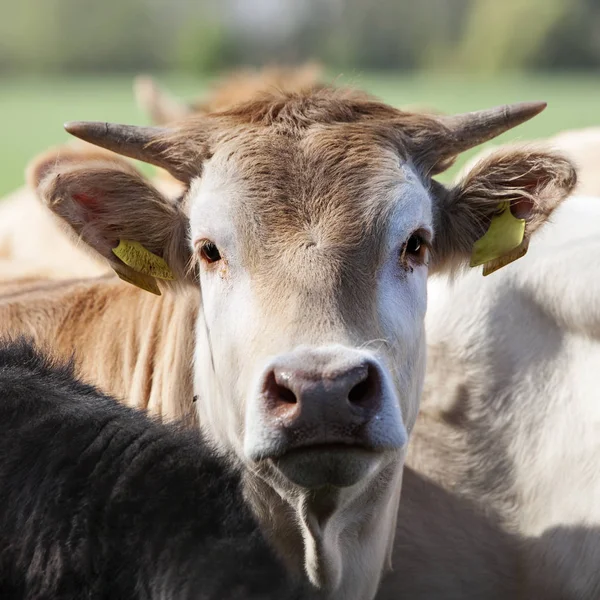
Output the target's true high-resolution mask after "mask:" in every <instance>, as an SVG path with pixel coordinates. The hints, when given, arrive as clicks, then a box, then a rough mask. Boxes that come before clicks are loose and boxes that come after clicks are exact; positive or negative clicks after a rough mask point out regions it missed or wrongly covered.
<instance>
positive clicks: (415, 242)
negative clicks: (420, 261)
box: [406, 233, 425, 254]
mask: <svg viewBox="0 0 600 600" xmlns="http://www.w3.org/2000/svg"><path fill="white" fill-rule="evenodd" d="M424 243H425V242H424V240H423V238H422V237H421V236H420V235H419V234H418V233H413V234H412V235H411V236H410V237H409V238H408V241H407V242H406V253H407V254H420V253H421V248H422V247H423V244H424Z"/></svg>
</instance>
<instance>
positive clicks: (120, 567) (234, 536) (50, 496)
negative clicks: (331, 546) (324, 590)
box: [0, 341, 307, 600]
mask: <svg viewBox="0 0 600 600" xmlns="http://www.w3.org/2000/svg"><path fill="white" fill-rule="evenodd" d="M306 593H307V590H304V591H303V590H301V586H300V584H299V583H297V582H293V581H291V580H290V579H289V578H288V577H287V576H286V573H285V570H284V568H283V566H282V565H281V563H280V562H279V560H278V559H277V558H276V556H275V555H274V553H273V551H272V550H271V549H270V548H269V546H268V545H267V543H266V542H265V540H264V539H263V537H262V535H261V533H260V531H259V529H258V526H257V524H256V522H255V521H254V518H253V517H252V515H251V513H250V511H249V509H248V508H247V506H246V504H245V503H244V499H243V497H242V493H241V487H240V477H239V475H238V474H237V473H234V472H232V470H231V469H230V468H229V467H228V466H227V465H226V464H225V463H224V461H222V460H221V459H219V458H216V457H215V456H214V454H213V453H212V452H211V451H210V449H209V448H208V447H207V445H206V444H205V443H203V441H202V439H200V437H199V434H198V433H197V432H189V431H183V430H182V429H178V428H177V427H175V426H165V425H161V424H158V423H156V422H153V421H152V420H151V419H149V418H148V417H147V416H145V415H144V414H143V413H141V412H139V411H136V410H133V409H130V408H127V407H125V406H123V405H122V404H119V403H118V402H116V401H115V400H114V399H112V398H110V397H107V396H105V395H103V394H101V393H99V392H98V391H97V390H95V389H94V388H93V387H91V386H88V385H84V384H82V383H81V382H79V381H77V380H76V378H75V377H74V376H73V370H72V368H71V367H69V366H57V365H55V364H52V362H51V361H49V360H48V359H47V358H44V357H43V356H42V355H41V354H40V353H39V352H37V351H36V350H35V349H34V348H33V347H32V346H31V345H30V344H29V343H27V342H26V341H18V342H14V343H5V344H2V345H1V346H0V598H1V599H2V600H4V599H11V600H12V599H19V600H34V599H35V600H50V599H53V600H67V599H68V600H71V599H73V600H74V599H77V600H92V599H93V600H99V599H103V600H104V599H106V600H108V599H111V600H130V599H131V600H132V599H136V600H137V599H140V600H141V599H144V600H146V599H148V600H150V599H159V598H160V599H161V600H162V599H165V600H167V599H169V600H171V599H173V600H174V599H178V600H179V599H181V600H187V599H192V598H194V599H197V600H207V599H211V600H212V599H214V600H232V599H237V598H240V599H241V598H253V599H255V598H256V599H257V598H265V599H267V598H268V599H277V600H287V599H293V598H305V597H306Z"/></svg>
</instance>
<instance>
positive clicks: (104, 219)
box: [31, 155, 193, 293]
mask: <svg viewBox="0 0 600 600" xmlns="http://www.w3.org/2000/svg"><path fill="white" fill-rule="evenodd" d="M51 165H52V166H51ZM31 172H32V174H31V180H32V182H37V190H36V191H37V194H38V197H39V198H40V199H41V200H42V202H43V203H44V204H45V205H46V206H47V207H48V208H49V209H50V211H52V213H53V214H54V215H55V216H56V217H57V218H58V219H59V221H60V222H62V223H63V224H64V225H65V227H66V229H67V230H68V231H70V232H71V233H72V234H73V235H75V236H76V237H77V238H79V239H80V240H82V241H83V242H84V243H85V244H86V245H87V246H89V247H90V248H91V249H92V250H93V251H94V252H96V253H97V254H99V255H100V256H102V257H103V258H104V259H105V260H107V261H108V262H109V264H110V266H111V267H112V268H113V269H114V270H115V271H116V272H117V274H118V275H119V276H120V277H121V278H122V279H125V280H126V281H129V282H130V283H134V284H135V285H138V286H139V287H142V288H144V289H147V290H149V291H153V292H154V293H160V292H159V291H158V287H157V285H156V279H155V276H156V277H162V276H161V275H160V271H157V270H156V268H155V267H156V265H157V264H161V265H164V263H163V262H162V261H165V262H166V263H167V265H168V268H167V266H166V265H165V270H166V271H167V272H168V271H169V269H170V271H171V272H172V274H173V275H174V278H175V281H178V282H184V281H186V280H189V279H190V276H189V275H188V265H189V264H190V257H191V251H190V250H189V247H188V244H187V228H188V220H187V217H186V215H185V214H184V213H183V211H182V210H181V208H180V207H179V206H178V205H177V204H175V203H173V202H171V201H170V200H169V199H168V198H166V197H165V196H163V195H162V194H161V193H160V192H158V191H157V190H156V189H155V188H154V187H152V186H151V185H150V184H149V183H148V182H147V181H146V180H145V179H144V178H143V177H142V175H141V174H140V173H139V172H138V171H137V170H136V169H135V168H134V167H133V166H132V165H130V164H129V163H128V162H126V161H125V160H123V159H121V158H118V157H117V158H110V159H107V158H106V157H94V158H92V157H87V159H85V160H82V159H81V158H80V160H74V157H73V156H72V155H70V156H69V157H68V158H67V159H66V160H62V157H61V159H60V160H59V161H58V162H56V161H54V162H52V161H42V162H41V163H40V164H38V165H36V166H33V167H32V170H31ZM124 245H127V247H128V248H129V250H132V249H133V250H134V251H135V249H136V248H137V249H138V250H139V252H138V255H137V256H138V263H137V264H136V263H135V262H134V263H132V262H131V261H129V260H127V257H126V256H125V257H124V256H123V254H122V253H121V254H119V257H117V255H116V254H115V252H113V250H114V249H117V247H119V249H123V246H124ZM126 249H127V248H126ZM117 253H119V250H117ZM150 253H151V254H150ZM140 256H141V257H142V262H143V261H146V266H143V265H142V267H139V263H140V260H139V257H140ZM122 258H123V260H125V261H126V262H127V264H126V263H125V262H123V260H122ZM134 258H135V257H134ZM147 261H149V262H147ZM156 273H159V274H158V275H157V274H156ZM163 273H164V271H163ZM169 275H170V274H169ZM192 279H193V278H192ZM167 285H169V284H167Z"/></svg>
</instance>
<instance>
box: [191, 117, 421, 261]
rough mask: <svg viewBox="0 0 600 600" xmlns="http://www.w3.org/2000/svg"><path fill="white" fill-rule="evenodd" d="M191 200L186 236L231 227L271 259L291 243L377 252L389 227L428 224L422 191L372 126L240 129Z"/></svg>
mask: <svg viewBox="0 0 600 600" xmlns="http://www.w3.org/2000/svg"><path fill="white" fill-rule="evenodd" d="M190 200H191V203H192V228H193V229H194V228H196V226H200V227H201V228H202V229H207V228H208V229H210V228H211V226H213V227H217V228H220V229H223V228H228V227H231V226H234V228H235V230H236V232H237V234H238V235H239V234H240V233H241V232H244V233H245V235H243V237H244V238H246V239H247V240H249V241H250V240H251V244H252V246H253V247H254V248H257V247H260V248H261V249H262V250H263V252H264V251H265V250H267V249H271V250H272V251H273V252H275V253H277V254H280V253H281V251H282V249H285V248H289V247H290V245H294V244H300V245H304V246H313V245H314V246H320V247H322V248H323V247H329V248H337V249H338V250H344V249H345V250H346V251H349V250H351V248H355V249H359V248H360V247H362V246H364V244H371V245H372V244H373V243H374V241H376V242H377V241H380V242H381V243H382V244H383V243H384V242H385V237H386V236H385V235H383V234H384V232H385V231H387V230H389V229H390V227H391V228H392V229H394V230H400V231H397V233H398V234H402V229H407V230H408V229H410V228H412V229H415V228H417V227H420V226H425V227H427V226H430V225H431V205H430V198H429V195H428V193H427V192H426V190H425V189H424V187H423V184H422V183H421V180H420V178H419V177H418V175H417V173H416V171H415V169H414V168H413V167H412V166H411V164H410V161H409V160H408V159H407V157H406V155H405V152H404V151H403V148H402V146H401V145H400V144H399V143H398V141H397V140H396V139H395V138H394V135H393V134H392V133H391V132H389V131H386V129H385V128H384V127H382V126H381V125H379V124H364V123H363V124H355V123H343V124H339V123H336V124H317V125H314V126H312V127H310V128H307V129H306V130H304V131H302V132H301V134H298V135H289V134H287V135H286V134H282V133H281V132H279V131H272V130H270V129H269V128H264V127H262V128H261V127H244V128H241V127H240V128H239V129H238V130H237V131H231V132H228V134H227V135H223V136H221V139H220V140H219V141H218V143H216V144H215V146H214V153H213V156H212V158H211V159H210V161H208V162H207V164H206V165H205V169H204V172H203V176H202V178H201V180H199V181H197V182H196V183H195V185H194V186H192V189H191V190H190ZM193 233H194V232H193ZM208 233H210V232H209V231H207V234H208ZM220 233H221V234H224V233H225V232H224V231H221V232H220ZM374 249H375V248H372V250H374Z"/></svg>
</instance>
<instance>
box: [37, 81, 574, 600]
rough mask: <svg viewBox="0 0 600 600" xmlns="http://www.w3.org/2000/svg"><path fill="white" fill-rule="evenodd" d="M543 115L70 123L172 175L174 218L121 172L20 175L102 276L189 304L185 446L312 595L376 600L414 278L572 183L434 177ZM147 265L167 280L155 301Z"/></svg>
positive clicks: (392, 497)
mask: <svg viewBox="0 0 600 600" xmlns="http://www.w3.org/2000/svg"><path fill="white" fill-rule="evenodd" d="M542 108H543V105H541V104H525V105H518V106H513V107H503V108H501V109H492V110H489V111H481V112H477V113H470V114H466V115H458V116H453V117H440V116H432V115H419V114H413V113H407V112H402V111H398V110H396V109H393V108H392V107H389V106H386V105H385V104H382V103H380V102H377V101H376V100H373V99H371V98H368V97H365V96H363V95H361V94H357V93H355V92H353V91H348V90H346V91H344V90H331V89H321V90H313V91H310V92H306V93H299V94H273V95H271V96H265V97H264V98H262V99H260V100H257V101H254V102H251V103H248V104H244V105H241V106H239V107H237V108H234V109H231V110H228V111H224V112H221V113H216V114H213V115H206V116H198V117H194V118H192V119H189V120H187V121H185V122H183V123H181V124H175V125H173V126H172V127H169V128H166V129H164V128H163V129H161V128H135V127H128V126H116V125H110V124H105V123H102V124H94V123H91V124H86V123H78V124H71V125H69V127H68V129H69V131H71V132H72V133H74V134H76V135H77V136H79V137H81V138H83V139H85V140H87V141H89V142H93V143H96V144H98V145H100V146H103V147H105V148H107V149H111V150H114V151H117V152H120V153H122V154H124V155H126V156H129V157H132V158H133V157H137V158H139V159H143V160H146V161H147V162H150V163H152V164H156V165H158V166H162V167H163V168H165V169H167V170H169V172H170V173H171V174H172V175H173V176H174V177H176V178H178V179H179V180H180V181H182V183H184V184H185V185H186V189H187V192H186V194H185V197H184V198H183V199H182V201H181V202H180V203H177V204H173V203H172V202H169V201H168V200H166V199H165V198H164V197H163V196H162V195H161V194H160V193H158V192H157V190H155V189H154V188H153V187H152V186H150V185H148V183H147V182H145V181H144V180H143V179H142V178H140V176H139V174H138V173H137V172H135V171H134V170H133V169H132V168H131V167H128V166H122V165H121V164H119V165H116V164H115V163H110V164H109V163H104V162H102V161H97V162H95V163H87V164H86V163H85V162H84V163H82V164H80V165H77V164H75V163H69V164H66V165H61V164H60V162H59V163H58V164H56V161H47V162H46V163H44V162H42V163H40V164H39V165H38V166H37V168H36V169H35V171H34V178H35V179H37V180H39V186H38V192H39V194H40V196H41V197H42V199H43V200H44V202H45V203H46V204H47V205H48V207H49V208H50V209H51V210H52V211H53V212H54V214H55V215H56V216H57V217H58V218H60V219H62V220H63V221H64V222H65V223H66V224H67V226H68V227H69V228H70V229H71V231H72V232H73V233H74V234H75V235H77V236H79V237H81V239H82V240H83V242H84V243H86V244H88V245H89V246H90V248H92V249H94V250H95V251H96V252H97V253H98V254H99V255H100V256H102V257H104V258H105V259H107V260H108V261H109V263H110V264H111V266H112V267H113V268H115V269H116V270H117V271H118V272H120V273H121V275H124V276H125V277H126V278H128V279H130V280H132V281H136V282H137V283H138V284H140V285H142V286H144V287H148V288H152V289H158V288H159V287H162V288H163V289H164V290H171V291H172V290H175V291H176V293H177V292H178V291H179V290H186V292H184V293H186V294H191V295H193V296H194V297H195V298H196V301H197V302H198V304H197V307H198V309H197V312H196V315H195V317H196V318H195V330H194V334H193V343H192V344H191V347H192V348H193V353H194V355H195V364H194V372H193V384H194V393H195V394H196V395H197V396H198V401H197V402H196V406H197V408H198V414H199V417H200V424H201V427H202V429H203V431H204V432H205V433H206V435H207V436H208V438H209V439H210V441H211V443H213V444H214V447H215V448H216V449H217V450H218V451H219V452H220V453H221V454H223V455H224V456H227V457H228V458H229V459H230V460H232V461H234V462H235V464H236V465H237V466H238V467H239V468H240V469H243V470H244V473H245V481H244V484H245V491H246V493H247V497H248V499H249V501H250V503H251V505H252V508H253V511H254V513H255V514H256V515H257V517H258V519H259V522H260V523H261V527H263V528H264V530H265V531H266V532H267V534H268V535H269V539H272V540H273V542H274V543H275V545H276V547H277V548H278V550H279V551H280V552H281V553H282V555H284V556H285V558H286V560H287V561H288V565H289V566H290V569H292V570H294V571H297V572H300V571H304V572H305V573H306V575H307V576H308V578H309V579H310V581H311V582H312V584H313V585H314V586H315V587H316V588H318V589H320V590H322V591H323V593H325V594H327V595H328V597H329V598H332V599H333V598H335V599H340V598H344V599H345V600H351V599H361V600H362V599H368V598H372V597H374V595H375V593H376V591H377V588H378V585H379V583H380V580H381V576H382V574H383V572H384V570H385V567H386V566H387V565H388V564H389V561H390V555H391V553H392V550H393V547H394V525H395V523H396V517H397V514H398V513H397V511H398V502H399V496H400V490H401V479H402V469H403V465H404V458H405V453H406V445H407V441H408V438H409V436H410V433H411V431H412V429H413V427H414V424H415V420H416V416H417V412H418V408H419V399H420V394H421V388H422V385H423V377H424V369H425V337H424V314H425V308H426V280H427V274H428V273H429V272H449V271H452V270H454V269H456V268H459V267H460V266H461V265H463V264H465V263H466V262H468V260H469V258H470V255H471V252H472V249H473V244H474V243H475V241H476V240H477V239H478V238H480V237H481V236H482V235H483V234H484V232H485V231H486V229H487V228H488V227H489V226H490V223H491V221H492V219H493V218H494V216H495V215H496V213H497V209H498V205H499V203H500V202H502V203H504V202H507V203H508V204H509V205H510V206H511V207H512V209H511V210H514V211H515V212H516V213H517V214H518V215H519V216H521V217H523V221H524V222H523V223H522V224H523V225H524V231H525V235H526V236H529V235H531V234H532V233H533V232H534V231H536V230H537V229H538V228H539V226H540V225H541V224H543V222H544V221H545V220H546V219H547V217H548V215H550V214H551V212H552V210H553V209H554V207H555V206H556V205H557V204H558V203H560V201H561V200H562V199H563V198H564V197H565V196H566V195H567V194H568V192H569V191H570V189H571V188H572V186H573V184H574V181H575V176H574V171H573V168H572V166H571V165H570V163H569V162H568V161H566V160H565V159H563V158H561V157H560V156H556V155H553V154H551V153H537V154H536V153H530V152H520V151H513V152H510V153H505V152H500V153H498V154H496V155H495V156H493V157H491V158H490V159H488V160H487V161H486V162H484V163H483V164H482V165H480V166H478V168H477V169H475V170H474V171H473V172H471V173H469V175H468V176H467V177H466V178H465V180H463V181H462V182H459V183H458V184H457V185H456V186H453V187H452V188H451V189H447V188H444V187H442V186H441V185H439V184H438V183H437V182H436V181H435V180H433V178H432V176H433V174H435V173H438V172H440V171H442V170H443V169H444V168H446V167H447V166H448V165H449V164H450V163H451V162H452V160H453V159H454V158H455V157H456V155H457V154H458V153H460V152H461V151H463V150H466V149H467V148H469V147H472V146H473V145H477V144H479V143H481V142H483V141H485V140H487V139H491V138H492V137H494V136H495V135H497V134H498V133H500V132H502V131H505V130H506V129H508V128H510V127H511V126H514V125H515V124H518V123H521V122H523V121H524V120H526V119H527V118H530V117H532V116H533V115H534V114H537V113H538V112H539V111H540V110H541V109H542ZM123 241H127V243H128V244H129V246H128V247H130V248H131V247H133V248H138V250H137V252H140V250H139V248H140V245H141V247H142V249H143V248H145V250H144V252H145V254H143V257H145V259H144V260H142V263H140V262H138V261H136V260H133V261H131V260H129V262H128V261H127V260H121V259H120V258H118V257H117V255H116V254H115V252H114V250H115V248H116V247H117V246H118V245H119V247H121V248H122V244H121V242H123ZM136 244H137V246H136ZM430 249H431V253H430V252H429V250H430ZM152 256H153V258H151V259H149V258H148V257H152ZM148 260H150V262H147V261H148ZM157 261H158V262H157ZM151 264H153V265H157V264H158V265H161V267H160V269H159V271H160V272H161V277H163V278H164V277H165V276H166V277H175V278H176V281H175V282H174V283H172V284H169V283H168V282H167V283H166V284H165V285H163V284H160V286H159V285H158V284H157V283H156V281H155V280H154V275H153V272H154V273H155V274H156V273H157V272H156V271H153V269H152V268H150V266H149V265H151ZM165 264H166V268H165ZM144 265H145V266H144ZM161 269H162V270H161ZM153 286H154V287H153ZM171 291H169V293H171ZM186 297H187V296H186ZM198 297H200V298H199V299H198ZM79 314H81V313H79ZM139 318H140V319H142V322H141V325H140V327H142V328H143V327H144V325H145V324H144V323H143V317H142V316H140V317H139ZM146 329H147V327H146ZM107 330H110V332H111V334H112V337H113V339H114V338H115V332H121V331H122V328H121V327H118V328H115V327H111V326H110V325H108V326H107ZM165 331H167V332H168V328H165ZM188 335H189V333H188ZM188 348H189V346H186V347H185V348H183V349H182V357H183V358H182V360H187V361H189V360H191V353H190V354H187V352H188ZM159 359H160V358H159ZM151 367H152V365H151ZM151 373H152V368H150V369H149V374H151Z"/></svg>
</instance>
